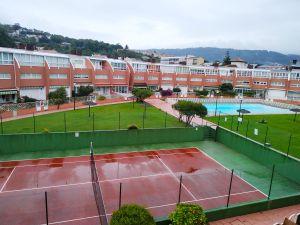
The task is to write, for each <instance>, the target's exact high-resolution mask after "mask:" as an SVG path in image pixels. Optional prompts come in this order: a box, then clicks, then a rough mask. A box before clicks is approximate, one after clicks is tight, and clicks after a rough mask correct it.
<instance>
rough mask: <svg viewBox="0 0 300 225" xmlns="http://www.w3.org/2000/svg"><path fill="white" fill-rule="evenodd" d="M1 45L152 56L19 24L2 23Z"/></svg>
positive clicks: (117, 45) (116, 45) (71, 52)
mask: <svg viewBox="0 0 300 225" xmlns="http://www.w3.org/2000/svg"><path fill="white" fill-rule="evenodd" d="M0 47H12V48H15V47H21V48H24V47H25V48H26V49H28V50H35V49H36V48H38V47H40V48H43V49H45V50H56V51H57V52H60V53H66V54H77V55H87V56H91V55H93V54H101V55H106V56H108V57H110V58H118V57H123V58H125V57H129V58H137V59H144V60H147V59H149V58H150V57H147V56H145V55H144V54H141V53H138V52H135V51H132V50H129V48H128V46H127V45H126V46H125V47H123V46H121V45H120V44H109V43H105V42H103V41H97V40H91V39H75V38H69V37H64V36H62V35H57V34H50V33H48V32H44V31H40V30H36V29H28V28H25V27H21V26H20V25H19V24H14V25H4V24H0Z"/></svg>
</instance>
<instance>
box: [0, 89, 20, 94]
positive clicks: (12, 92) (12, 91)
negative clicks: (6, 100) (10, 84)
mask: <svg viewBox="0 0 300 225" xmlns="http://www.w3.org/2000/svg"><path fill="white" fill-rule="evenodd" d="M15 94H18V91H17V90H0V95H15Z"/></svg>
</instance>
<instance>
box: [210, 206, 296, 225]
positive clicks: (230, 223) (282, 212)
mask: <svg viewBox="0 0 300 225" xmlns="http://www.w3.org/2000/svg"><path fill="white" fill-rule="evenodd" d="M295 213H300V205H294V206H289V207H284V208H279V209H273V210H268V211H264V212H259V213H252V214H248V215H244V216H237V217H232V218H228V219H224V220H218V221H215V222H211V223H210V225H273V224H275V223H283V221H284V218H286V217H287V218H289V217H290V216H291V215H292V214H295Z"/></svg>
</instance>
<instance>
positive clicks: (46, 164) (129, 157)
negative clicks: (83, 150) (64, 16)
mask: <svg viewBox="0 0 300 225" xmlns="http://www.w3.org/2000/svg"><path fill="white" fill-rule="evenodd" d="M189 148H191V147H188V148H187V149H189ZM192 148H196V147H192ZM179 149H184V148H174V149H159V150H149V151H144V152H151V151H153V152H158V151H168V150H171V151H172V150H179ZM197 150H198V151H199V149H197ZM124 153H126V152H124ZM127 153H140V152H127ZM189 153H190V154H191V153H195V154H197V153H200V152H178V153H169V154H168V153H160V154H159V155H184V154H189ZM115 154H119V153H109V154H100V155H95V156H106V155H115ZM121 154H123V153H121ZM84 156H87V157H89V156H88V155H83V156H78V157H84ZM149 156H153V157H156V156H157V155H153V154H150V155H136V156H126V157H118V158H112V159H97V160H95V162H101V161H108V160H119V159H132V158H144V157H149ZM66 158H69V157H66ZM45 159H49V160H51V158H45ZM53 159H64V158H52V160H53ZM37 160H38V159H37ZM20 161H26V160H20ZM7 162H9V161H7ZM12 162H15V161H12ZM88 162H90V160H89V159H87V160H78V161H73V162H61V163H55V162H54V163H42V164H36V165H34V164H30V165H20V166H18V165H16V166H7V167H5V166H4V167H0V169H1V168H14V167H19V168H22V167H36V166H49V165H61V164H75V163H88ZM0 163H1V162H0Z"/></svg>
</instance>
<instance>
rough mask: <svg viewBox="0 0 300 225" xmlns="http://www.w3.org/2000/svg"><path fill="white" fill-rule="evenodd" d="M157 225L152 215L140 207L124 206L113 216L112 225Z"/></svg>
mask: <svg viewBox="0 0 300 225" xmlns="http://www.w3.org/2000/svg"><path fill="white" fill-rule="evenodd" d="M141 224H142V225H155V222H154V219H153V217H152V216H151V214H150V213H149V212H148V211H147V210H146V209H145V208H143V207H141V206H139V205H134V204H131V205H123V206H122V207H121V208H120V209H119V210H117V211H115V212H114V213H113V214H112V217H111V221H110V225H141Z"/></svg>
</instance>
